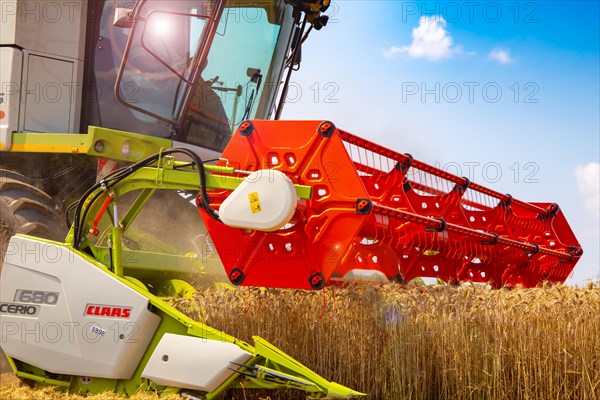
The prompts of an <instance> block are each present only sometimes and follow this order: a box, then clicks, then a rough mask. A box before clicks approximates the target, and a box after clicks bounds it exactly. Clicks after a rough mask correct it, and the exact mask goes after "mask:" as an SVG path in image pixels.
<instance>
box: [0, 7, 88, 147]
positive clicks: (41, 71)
mask: <svg viewBox="0 0 600 400" xmlns="http://www.w3.org/2000/svg"><path fill="white" fill-rule="evenodd" d="M0 8H1V9H0V16H1V23H0V45H2V46H3V48H2V57H1V58H0V70H1V71H2V72H1V78H2V79H1V81H0V93H4V96H2V97H7V98H9V99H10V101H9V102H7V101H5V102H0V111H2V112H4V114H5V117H4V118H3V119H2V120H1V121H0V126H1V128H0V150H9V149H10V147H11V135H12V133H13V132H24V131H33V132H58V133H67V132H78V131H79V121H80V114H81V97H82V91H83V88H82V86H83V61H84V55H85V34H86V19H87V11H88V4H87V0H72V1H63V2H55V1H39V0H18V1H17V0H2V1H1V2H0ZM4 46H6V47H4ZM9 46H12V47H9Z"/></svg>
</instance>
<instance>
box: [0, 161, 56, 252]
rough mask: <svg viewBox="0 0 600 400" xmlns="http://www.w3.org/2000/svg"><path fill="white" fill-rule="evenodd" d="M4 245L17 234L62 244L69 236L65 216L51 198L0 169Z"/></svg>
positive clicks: (0, 207)
mask: <svg viewBox="0 0 600 400" xmlns="http://www.w3.org/2000/svg"><path fill="white" fill-rule="evenodd" d="M0 224H1V225H2V238H3V240H2V244H3V245H6V244H5V243H4V242H5V241H7V240H8V238H9V237H10V236H12V235H14V234H15V233H24V234H26V235H31V236H37V237H41V238H44V239H51V240H57V241H62V240H64V239H65V236H66V234H67V230H68V229H67V225H66V223H65V218H64V214H63V212H62V211H61V210H59V209H58V208H57V207H56V206H54V204H53V201H52V198H51V197H50V196H49V195H48V194H47V193H45V192H43V191H42V190H40V189H38V188H36V187H35V186H33V185H32V184H31V181H30V180H29V179H28V178H27V177H25V176H23V175H21V174H18V173H16V172H13V171H8V170H3V169H0Z"/></svg>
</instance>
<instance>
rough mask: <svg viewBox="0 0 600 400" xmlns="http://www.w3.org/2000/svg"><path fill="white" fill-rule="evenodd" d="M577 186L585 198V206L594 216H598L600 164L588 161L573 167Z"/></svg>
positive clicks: (599, 214) (599, 206)
mask: <svg viewBox="0 0 600 400" xmlns="http://www.w3.org/2000/svg"><path fill="white" fill-rule="evenodd" d="M575 178H576V179H577V187H578V188H579V193H581V194H582V195H583V197H584V200H585V206H586V208H587V209H588V210H589V211H590V212H591V213H592V215H594V216H595V217H599V216H600V164H599V163H597V162H590V163H587V164H586V165H580V166H578V167H577V168H576V169H575Z"/></svg>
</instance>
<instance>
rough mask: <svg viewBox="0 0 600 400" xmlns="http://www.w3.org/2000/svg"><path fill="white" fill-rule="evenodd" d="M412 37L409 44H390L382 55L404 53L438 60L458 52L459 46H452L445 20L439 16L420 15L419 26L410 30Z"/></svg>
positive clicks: (392, 55)
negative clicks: (398, 45)
mask: <svg viewBox="0 0 600 400" xmlns="http://www.w3.org/2000/svg"><path fill="white" fill-rule="evenodd" d="M412 38H413V41H412V43H411V44H410V45H409V46H400V47H397V46H392V47H390V48H389V49H386V50H384V52H383V55H384V56H385V57H386V58H392V57H394V56H396V55H406V56H408V57H410V58H425V59H427V60H430V61H439V60H442V59H446V58H450V57H452V55H453V54H454V53H459V52H460V48H455V47H452V37H451V36H450V34H449V33H448V31H447V30H446V20H445V19H444V18H442V17H440V16H425V17H421V19H420V21H419V26H417V27H416V28H414V29H413V31H412Z"/></svg>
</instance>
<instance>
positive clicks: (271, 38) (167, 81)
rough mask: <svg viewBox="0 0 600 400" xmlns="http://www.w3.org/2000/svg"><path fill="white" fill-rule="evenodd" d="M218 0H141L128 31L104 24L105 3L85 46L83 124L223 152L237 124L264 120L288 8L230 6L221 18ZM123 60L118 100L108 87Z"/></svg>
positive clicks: (108, 12) (108, 19) (285, 37)
mask: <svg viewBox="0 0 600 400" xmlns="http://www.w3.org/2000/svg"><path fill="white" fill-rule="evenodd" d="M221 3H222V2H221V1H218V0H211V1H207V0H203V1H199V0H196V1H191V0H181V1H174V0H170V1H166V0H165V1H159V0H148V1H146V2H143V3H140V4H141V7H140V8H139V10H138V11H139V15H140V17H141V18H140V22H139V23H138V24H137V26H136V27H135V28H134V29H129V28H120V27H116V26H114V25H113V20H114V14H115V11H114V5H113V4H112V1H106V2H105V3H104V10H103V13H102V15H101V20H100V23H99V25H98V27H97V28H96V29H97V32H96V33H95V34H94V32H91V33H92V35H94V36H92V38H91V41H88V43H89V45H88V46H89V50H88V52H90V50H91V52H93V54H91V56H90V58H91V59H92V62H91V63H90V64H92V65H93V71H90V72H88V95H87V97H88V99H87V101H86V106H87V107H86V111H87V120H88V123H89V124H91V125H98V126H103V127H108V128H113V129H121V130H126V131H131V132H137V133H142V134H147V135H152V136H160V137H173V135H175V136H174V139H175V140H178V141H182V142H187V143H190V144H194V145H198V146H201V147H204V148H207V149H211V150H216V151H222V150H223V148H224V146H225V145H226V144H227V142H228V140H229V138H230V137H231V132H232V131H233V130H235V129H236V128H237V125H239V123H240V122H241V121H242V120H243V119H248V118H259V119H262V118H268V116H269V112H270V110H271V108H272V105H273V97H274V96H275V93H276V88H277V86H278V82H279V80H280V77H281V69H282V64H283V62H284V61H283V60H284V57H285V55H286V54H287V49H288V46H289V41H290V35H291V30H292V29H291V28H292V18H291V17H290V15H289V14H290V13H291V11H290V10H291V7H289V6H288V7H286V6H285V5H284V2H283V0H270V1H261V2H251V1H237V2H231V1H230V2H227V3H226V4H225V8H224V9H223V11H222V14H220V13H219V10H218V9H217V5H218V4H221ZM211 18H212V20H211ZM211 21H213V22H211ZM211 31H214V32H211ZM130 34H131V38H130V46H129V51H127V46H126V45H127V40H128V38H129V35H130ZM92 46H93V48H92ZM209 46H210V47H209ZM88 54H89V53H88ZM124 55H125V59H124V61H125V62H124V64H123V66H122V71H121V72H122V76H121V80H120V84H119V96H120V97H121V101H120V102H119V101H117V100H116V99H115V98H114V96H112V91H113V90H112V89H113V87H114V85H115V81H116V78H117V74H116V71H118V69H119V66H120V64H121V62H122V60H123V57H124ZM206 55H208V56H206ZM186 99H187V102H186ZM184 108H185V109H184ZM175 121H177V122H180V124H179V126H176V124H175Z"/></svg>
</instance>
